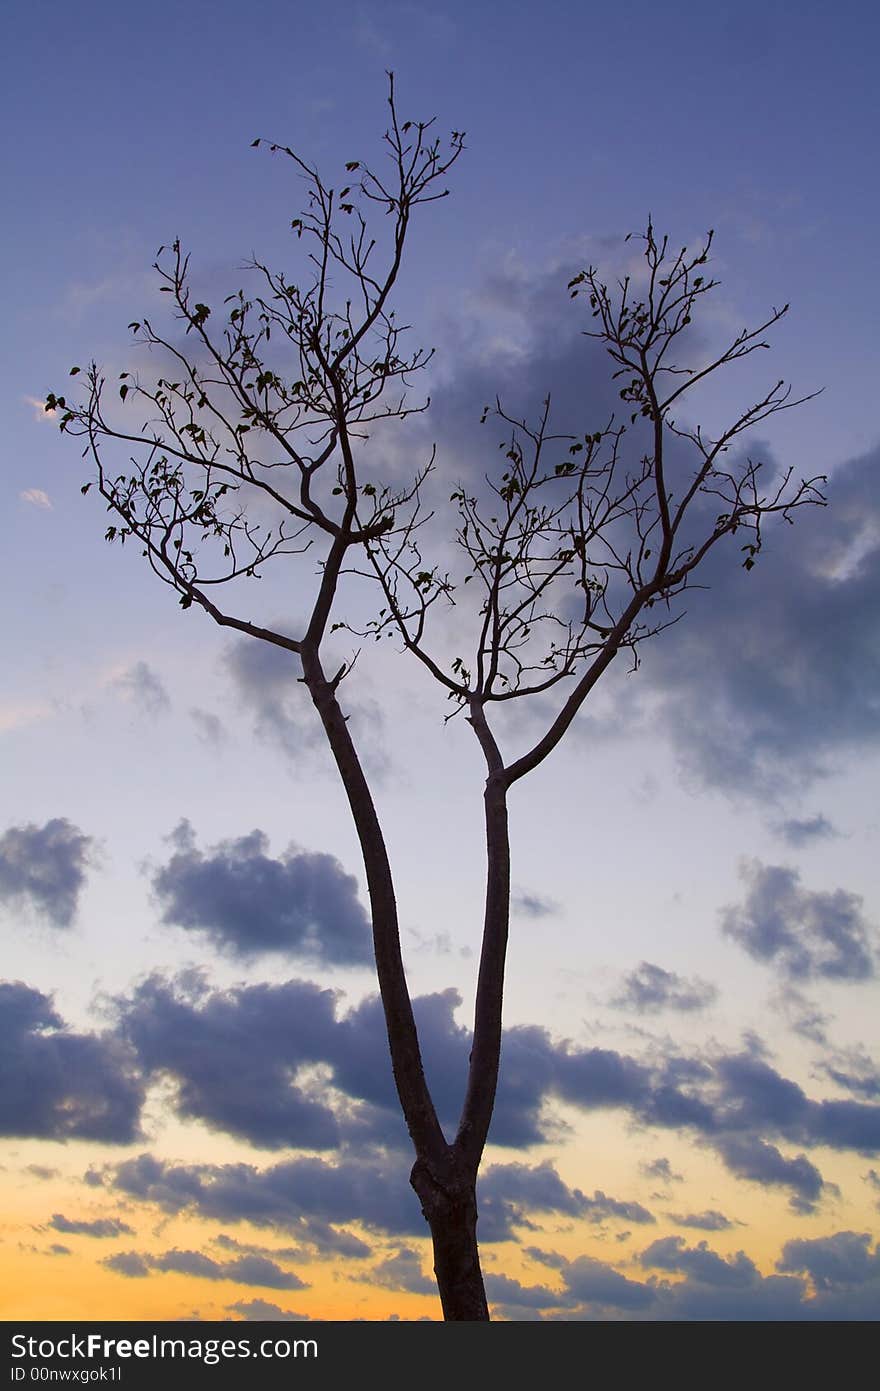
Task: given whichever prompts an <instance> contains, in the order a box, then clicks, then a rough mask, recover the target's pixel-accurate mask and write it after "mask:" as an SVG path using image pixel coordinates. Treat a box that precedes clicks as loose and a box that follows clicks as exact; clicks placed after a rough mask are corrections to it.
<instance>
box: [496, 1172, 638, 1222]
mask: <svg viewBox="0 0 880 1391" xmlns="http://www.w3.org/2000/svg"><path fill="white" fill-rule="evenodd" d="M477 1200H478V1206H479V1211H480V1235H481V1237H482V1238H483V1239H484V1240H488V1241H501V1240H504V1239H505V1238H507V1237H509V1236H511V1235H512V1228H513V1227H517V1226H520V1227H530V1226H533V1225H534V1224H533V1222H532V1220H531V1215H532V1214H533V1213H537V1212H546V1213H561V1214H563V1215H565V1216H569V1217H578V1218H581V1219H583V1220H585V1221H588V1222H603V1221H606V1220H608V1219H611V1220H618V1221H624V1222H638V1223H650V1222H653V1221H654V1218H653V1216H652V1215H651V1213H650V1212H649V1211H648V1210H647V1208H645V1207H643V1206H642V1205H641V1203H635V1202H622V1201H620V1200H619V1199H617V1198H611V1197H609V1196H608V1195H607V1194H606V1193H603V1192H602V1190H601V1189H596V1191H595V1193H594V1194H593V1196H592V1197H588V1196H587V1194H585V1193H582V1192H581V1190H580V1189H579V1188H569V1187H568V1185H567V1184H566V1183H564V1182H563V1180H562V1179H561V1178H560V1177H559V1174H558V1173H557V1172H556V1169H555V1167H554V1166H553V1164H551V1163H545V1164H536V1165H529V1164H490V1165H489V1166H488V1168H486V1169H485V1171H484V1172H483V1173H482V1174H481V1175H480V1178H479V1182H478V1186H477Z"/></svg>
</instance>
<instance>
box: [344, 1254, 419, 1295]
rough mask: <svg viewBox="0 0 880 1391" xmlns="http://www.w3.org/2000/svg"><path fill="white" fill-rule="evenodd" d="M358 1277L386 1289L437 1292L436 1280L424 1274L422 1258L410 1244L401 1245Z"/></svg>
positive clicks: (408, 1291) (409, 1291) (415, 1292)
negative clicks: (391, 1254)
mask: <svg viewBox="0 0 880 1391" xmlns="http://www.w3.org/2000/svg"><path fill="white" fill-rule="evenodd" d="M358 1278H359V1279H361V1280H363V1281H364V1282H365V1283H366V1284H370V1285H382V1286H383V1288H385V1289H388V1290H406V1291H407V1293H409V1294H430V1295H434V1296H436V1294H437V1282H436V1280H434V1279H428V1277H427V1276H426V1275H425V1273H424V1271H423V1269H422V1258H421V1256H420V1255H419V1253H418V1251H415V1250H414V1249H413V1248H412V1247H411V1246H401V1248H400V1250H399V1251H397V1252H396V1253H395V1254H394V1255H393V1256H389V1257H388V1258H387V1259H386V1260H384V1261H380V1262H379V1264H378V1265H374V1266H372V1267H371V1268H370V1270H369V1271H367V1272H366V1273H365V1274H363V1275H361V1276H359V1277H358Z"/></svg>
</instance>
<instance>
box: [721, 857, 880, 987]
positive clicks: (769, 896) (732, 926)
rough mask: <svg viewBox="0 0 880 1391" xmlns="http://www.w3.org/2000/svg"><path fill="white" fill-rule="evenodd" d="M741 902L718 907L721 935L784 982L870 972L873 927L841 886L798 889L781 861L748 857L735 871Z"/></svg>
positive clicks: (858, 900) (847, 977)
mask: <svg viewBox="0 0 880 1391" xmlns="http://www.w3.org/2000/svg"><path fill="white" fill-rule="evenodd" d="M740 878H742V879H743V880H745V882H746V884H747V885H748V893H747V895H746V899H745V902H744V903H743V904H742V905H740V906H729V907H727V908H724V909H722V910H721V926H722V931H723V932H724V934H725V936H727V937H730V938H732V940H733V941H735V942H738V943H739V944H740V946H741V947H743V948H744V949H745V951H747V952H748V954H749V956H751V957H753V958H754V959H755V960H756V961H764V962H767V963H768V964H770V965H773V966H774V967H775V968H776V970H777V971H779V973H780V974H781V975H782V976H783V977H784V978H785V979H788V980H796V981H803V980H816V979H825V980H836V981H845V980H866V979H867V978H868V977H871V976H873V975H874V971H875V960H874V943H875V940H876V933H875V930H874V929H873V928H872V927H871V925H870V924H869V923H868V922H866V920H865V918H864V916H863V915H862V911H861V906H862V900H861V898H860V897H859V896H858V895H857V894H853V893H848V892H847V891H846V890H844V889H835V890H834V891H833V892H827V891H824V890H808V889H803V888H801V885H800V875H799V874H798V873H797V871H796V870H793V869H790V868H787V867H786V866H784V865H764V864H761V863H760V861H757V860H752V861H750V862H748V863H747V864H745V865H744V866H743V868H742V869H741V871H740Z"/></svg>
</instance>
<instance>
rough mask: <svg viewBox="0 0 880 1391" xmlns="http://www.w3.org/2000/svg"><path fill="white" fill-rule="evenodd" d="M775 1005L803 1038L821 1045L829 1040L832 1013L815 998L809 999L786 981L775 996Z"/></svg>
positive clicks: (777, 1010) (778, 1011)
mask: <svg viewBox="0 0 880 1391" xmlns="http://www.w3.org/2000/svg"><path fill="white" fill-rule="evenodd" d="M773 1006H774V1009H775V1010H776V1012H777V1013H779V1014H781V1015H782V1016H783V1017H784V1018H785V1019H786V1020H787V1021H788V1024H789V1026H790V1027H791V1029H792V1030H793V1032H794V1033H796V1034H800V1036H801V1038H806V1039H809V1040H810V1042H811V1043H818V1044H821V1045H824V1044H826V1043H827V1042H828V1026H829V1024H830V1023H831V1022H832V1018H831V1015H830V1014H826V1013H825V1012H824V1011H823V1010H821V1009H820V1008H819V1006H818V1005H817V1004H816V1003H815V1002H814V1001H813V1000H809V999H808V998H807V996H806V995H804V994H803V992H802V991H800V990H798V989H797V988H796V987H795V986H793V985H791V984H790V983H789V982H787V981H786V982H785V983H784V984H783V985H782V987H781V989H780V990H778V991H777V993H776V994H775V996H774V997H773Z"/></svg>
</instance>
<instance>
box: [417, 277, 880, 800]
mask: <svg viewBox="0 0 880 1391" xmlns="http://www.w3.org/2000/svg"><path fill="white" fill-rule="evenodd" d="M607 254H608V253H607V251H605V250H603V252H602V261H603V263H605V261H606V256H607ZM579 269H580V266H578V265H575V266H574V270H575V271H577V270H579ZM568 278H570V267H565V268H560V269H557V270H554V271H553V272H552V273H549V272H541V273H538V274H535V275H531V276H530V275H527V274H524V273H520V272H514V271H502V272H500V273H499V274H498V276H497V277H494V279H493V284H492V286H491V287H487V290H486V303H487V306H488V307H490V308H491V312H492V313H493V314H494V315H495V316H496V317H497V316H499V315H500V316H501V317H502V321H503V325H504V327H503V330H502V331H503V335H504V340H505V341H506V342H508V343H510V344H511V352H510V353H509V355H508V357H507V358H506V360H504V359H502V360H501V361H499V359H498V354H497V352H494V353H492V354H491V355H490V354H487V353H486V352H485V351H484V350H483V349H482V347H481V346H480V328H479V325H477V324H474V325H470V326H469V328H468V331H467V335H466V336H464V337H462V338H461V339H460V340H457V341H456V348H455V360H456V364H457V370H456V374H455V377H454V379H452V380H451V381H448V382H446V383H445V384H442V385H441V386H440V389H439V390H437V391H436V392H435V394H434V398H433V403H432V419H431V422H430V428H431V431H432V434H431V438H434V437H439V438H441V439H442V440H443V448H442V449H441V451H440V455H439V460H438V463H439V467H440V470H441V478H442V480H443V481H444V482H445V481H446V480H447V477H448V478H449V480H450V481H452V480H453V479H456V480H457V476H458V473H459V472H461V471H462V466H461V463H460V461H461V460H468V461H470V466H469V469H468V473H467V482H468V486H469V488H473V489H475V490H476V489H477V488H478V487H479V480H480V479H481V478H482V475H483V473H484V472H486V471H489V472H491V471H492V469H493V467H494V460H493V455H495V451H496V448H497V444H498V439H499V432H497V431H493V430H492V428H491V425H487V426H485V427H483V431H482V432H480V431H479V430H478V428H477V420H478V418H479V415H480V412H481V409H482V407H483V406H484V405H485V404H486V402H494V400H495V398H496V395H499V394H500V396H501V398H502V403H503V404H504V405H505V406H506V408H507V409H508V411H509V412H511V413H512V414H513V415H514V416H516V417H520V416H523V415H525V416H526V418H531V419H534V418H535V416H536V415H537V414H538V413H539V412H540V409H541V402H542V401H543V399H544V397H545V396H546V395H547V393H548V391H550V390H551V388H552V393H553V417H552V420H551V427H552V428H553V429H555V430H559V431H562V430H571V431H574V432H583V431H584V430H594V429H596V428H599V426H601V425H604V424H605V423H606V421H607V420H608V418H609V417H610V416H611V414H612V413H613V412H616V411H618V410H619V406H620V402H619V399H618V398H617V391H616V387H617V386H619V383H615V382H613V381H612V380H611V377H610V373H609V370H608V362H607V358H606V357H605V355H604V352H603V349H602V347H601V345H600V344H598V343H595V342H592V341H590V340H588V339H585V338H584V337H582V336H581V329H582V328H583V326H584V324H583V319H582V318H581V316H580V314H579V313H578V312H577V310H578V308H579V305H577V304H576V305H575V306H573V307H572V310H571V313H570V314H569V315H568V316H566V314H565V313H564V312H563V315H562V322H560V307H561V302H562V301H564V298H565V295H566V291H565V289H564V286H565V283H566V280H567V279H568ZM691 331H692V332H693V331H694V330H693V329H692V330H691ZM696 332H697V334H698V335H699V330H696ZM514 345H515V346H514ZM704 347H705V344H704V342H703V340H702V337H700V342H699V343H698V346H697V355H698V356H702V354H703V351H704ZM490 356H491V359H492V365H491V368H490V367H489V366H488V360H489V357H490ZM732 380H733V379H732V378H731V381H732ZM768 384H769V383H768ZM742 404H743V406H746V405H747V404H748V402H747V401H745V400H743V402H742ZM679 423H680V424H681V425H682V426H685V425H686V423H687V422H686V420H685V418H682V419H681V420H680V422H679ZM694 423H695V422H694ZM425 429H427V424H426V426H425ZM640 446H641V442H640V440H639V439H638V437H636V436H634V437H633V441H632V448H631V449H630V457H634V458H635V459H636V460H637V459H638V458H639V456H640V454H641V452H642V450H641V447H640ZM670 446H671V447H670V449H669V458H668V460H667V463H668V466H669V467H671V468H677V469H679V470H680V471H681V472H682V473H684V474H686V473H688V472H689V470H690V468H691V460H690V457H689V455H687V453H686V451H685V448H684V447H683V446H681V445H676V442H675V441H670ZM748 456H749V458H751V459H753V460H755V461H756V462H762V463H763V468H762V478H763V479H764V480H766V482H765V488H766V490H767V491H772V486H773V479H774V477H775V476H777V475H778V474H780V473H781V472H782V470H783V467H784V466H785V465H786V463H787V462H788V461H787V460H782V461H781V465H780V464H779V463H778V462H777V460H775V459H774V457H773V455H772V453H771V451H770V450H769V448H768V447H767V446H766V444H765V443H764V442H763V441H761V440H760V439H759V438H757V437H756V436H755V435H752V436H751V438H750V441H749V444H748ZM496 457H497V456H496ZM793 462H794V463H795V469H796V468H797V463H796V461H793ZM833 462H834V461H832V460H829V464H833ZM827 497H828V503H829V505H828V507H827V508H818V507H804V508H801V509H799V511H798V513H797V516H796V523H795V526H794V527H793V528H792V527H788V526H786V525H784V524H783V523H782V521H781V520H776V519H773V518H769V519H768V520H767V524H766V525H765V527H764V528H763V532H764V534H763V542H764V545H763V549H762V552H761V554H760V556H759V557H758V563H757V565H756V567H755V569H754V570H753V571H752V572H747V571H745V570H744V569H743V567H742V554H741V552H740V549H739V544H740V538H738V537H732V538H730V539H729V544H726V545H724V544H722V545H721V546H719V547H718V548H717V549H716V550H714V551H713V552H712V553H711V554H710V556H709V557H708V558H707V560H706V562H705V563H704V564H703V565H702V566H701V567H700V569H699V574H698V583H699V584H700V585H701V586H704V587H708V588H709V589H710V590H711V592H710V593H708V594H704V593H702V592H701V591H700V590H698V589H696V588H695V589H694V590H693V591H691V592H690V593H686V594H685V596H684V597H683V599H682V600H681V601H680V603H679V605H678V608H677V612H681V611H682V610H686V617H685V618H684V620H683V621H682V622H681V623H678V624H676V626H675V627H674V628H672V629H670V630H669V631H667V632H666V633H664V634H663V635H662V636H661V638H660V639H659V640H658V641H657V642H651V643H647V644H644V645H643V647H642V658H643V662H642V669H641V672H640V674H639V678H638V690H639V692H640V697H639V699H640V700H641V701H643V702H644V704H643V706H642V711H641V718H642V720H643V722H645V723H646V721H647V718H648V716H649V715H650V721H651V724H650V728H651V732H652V735H654V736H655V735H656V733H657V731H658V729H662V730H664V731H665V733H666V735H667V736H668V737H669V739H670V740H671V741H672V744H673V747H674V748H675V750H676V752H677V754H678V756H679V759H680V762H681V764H682V765H683V767H684V768H685V769H686V771H687V773H688V774H689V776H691V777H694V778H697V779H698V780H699V781H701V782H703V783H704V784H708V785H710V786H712V787H714V788H716V789H718V790H720V791H722V792H726V793H727V792H733V793H735V794H737V795H740V796H743V795H745V796H752V797H758V798H761V799H762V800H763V801H764V802H765V803H766V802H767V800H768V799H769V800H770V801H773V800H776V799H778V798H779V796H780V794H781V793H782V792H784V791H785V790H786V789H788V788H791V787H799V786H803V785H804V784H806V783H808V782H809V781H810V780H811V779H812V778H814V777H816V776H818V775H819V774H821V772H823V771H824V770H826V769H828V768H829V767H833V766H834V765H835V764H836V763H837V762H839V760H840V759H841V758H842V757H845V756H847V755H849V754H852V753H853V752H855V751H858V750H860V749H861V748H863V747H871V746H873V747H876V745H877V742H878V736H880V702H878V699H877V692H878V689H880V451H877V450H872V451H871V452H870V453H868V454H866V455H864V456H863V457H860V458H856V459H853V460H851V461H849V462H847V463H845V464H843V465H841V466H839V467H835V468H834V469H833V472H831V476H830V478H829V481H828V486H827ZM714 501H715V500H714V499H712V498H707V499H706V508H705V512H704V516H703V521H704V522H705V524H706V527H707V530H711V527H712V524H713V523H714V520H715V514H716V513H717V506H714V505H713V504H714ZM625 549H626V546H623V550H625ZM609 679H610V681H611V682H612V684H614V683H615V682H616V684H617V687H618V689H620V687H621V680H620V678H619V677H618V676H617V675H616V673H615V674H612V673H609V675H608V677H606V679H605V683H606V685H607V681H608V680H609ZM629 712H630V714H631V715H633V716H637V704H636V705H635V706H634V705H630V706H629ZM615 714H616V717H617V722H618V725H619V724H620V714H619V711H616V712H615Z"/></svg>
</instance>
